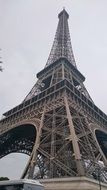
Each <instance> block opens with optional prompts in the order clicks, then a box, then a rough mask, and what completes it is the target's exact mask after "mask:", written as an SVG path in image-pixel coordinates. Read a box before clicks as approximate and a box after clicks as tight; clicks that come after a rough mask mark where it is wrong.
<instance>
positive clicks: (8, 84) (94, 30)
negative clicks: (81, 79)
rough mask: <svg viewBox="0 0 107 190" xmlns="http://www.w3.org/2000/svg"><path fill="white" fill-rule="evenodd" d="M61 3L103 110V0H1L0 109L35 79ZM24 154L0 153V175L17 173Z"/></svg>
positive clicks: (106, 31)
mask: <svg viewBox="0 0 107 190" xmlns="http://www.w3.org/2000/svg"><path fill="white" fill-rule="evenodd" d="M63 7H65V9H66V10H67V12H68V14H69V16H70V18H69V29H70V35H71V40H72V46H73V52H74V56H75V59H76V63H77V67H78V69H79V70H80V72H81V73H82V74H83V75H85V77H86V81H85V85H86V87H87V90H88V91H89V93H90V95H91V97H92V99H93V100H94V102H95V104H96V105H97V106H98V107H99V108H100V109H102V111H104V112H105V113H107V100H106V99H107V87H106V85H107V74H106V73H107V0H0V48H2V51H1V52H0V54H1V55H0V57H2V61H3V68H4V71H3V72H2V73H0V115H2V113H4V112H5V111H8V110H9V109H11V108H12V107H14V106H16V105H18V104H20V103H21V102H22V101H23V99H24V98H25V96H26V95H27V94H28V92H29V91H30V89H31V88H32V86H33V85H34V84H35V82H36V73H37V72H38V71H40V70H41V69H43V67H44V66H45V64H46V61H47V59H48V55H49V52H50V49H51V46H52V43H53V39H54V35H55V31H56V28H57V23H58V18H57V15H58V13H59V12H60V11H61V10H62V8H63ZM26 159H27V156H25V155H20V154H17V155H15V156H14V155H13V154H11V155H8V156H6V157H5V158H3V159H1V160H0V176H8V177H10V178H16V177H19V176H20V173H21V172H22V165H23V167H24V164H25V163H24V160H26ZM16 163H17V167H15V165H16ZM2 166H3V167H2ZM4 166H6V167H5V168H4ZM12 169H13V171H12ZM10 170H11V171H12V172H10Z"/></svg>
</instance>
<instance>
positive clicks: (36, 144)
mask: <svg viewBox="0 0 107 190" xmlns="http://www.w3.org/2000/svg"><path fill="white" fill-rule="evenodd" d="M44 114H45V109H44V111H43V114H42V117H41V122H40V126H39V128H38V130H37V136H36V141H35V145H34V148H33V156H32V159H31V163H30V168H29V175H28V178H29V179H33V175H34V170H35V165H36V161H37V150H38V148H39V145H40V137H41V130H42V127H43V120H44Z"/></svg>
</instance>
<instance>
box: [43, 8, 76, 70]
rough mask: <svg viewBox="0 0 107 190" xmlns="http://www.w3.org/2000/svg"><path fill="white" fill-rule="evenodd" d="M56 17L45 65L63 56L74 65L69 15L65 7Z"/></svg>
mask: <svg viewBox="0 0 107 190" xmlns="http://www.w3.org/2000/svg"><path fill="white" fill-rule="evenodd" d="M58 18H59V22H58V27H57V31H56V34H55V38H54V42H53V46H52V49H51V52H50V55H49V58H48V61H47V63H46V66H48V65H50V64H51V63H53V62H55V61H56V60H58V59H59V58H62V57H63V58H66V59H67V60H68V61H69V62H70V63H71V64H73V65H74V66H75V67H76V63H75V59H74V55H73V50H72V45H71V40H70V33H69V27H68V18H69V15H68V13H67V12H66V10H65V9H63V10H62V11H61V12H60V13H59V15H58Z"/></svg>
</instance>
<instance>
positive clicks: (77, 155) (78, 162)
mask: <svg viewBox="0 0 107 190" xmlns="http://www.w3.org/2000/svg"><path fill="white" fill-rule="evenodd" d="M64 102H65V107H66V113H67V118H68V123H69V129H70V136H71V141H72V145H73V150H74V156H75V160H76V165H77V171H78V175H79V176H83V175H84V168H83V165H82V160H81V154H80V149H79V145H78V139H77V136H76V134H75V129H74V125H73V121H72V116H71V113H70V108H69V104H68V100H67V97H66V96H65V97H64Z"/></svg>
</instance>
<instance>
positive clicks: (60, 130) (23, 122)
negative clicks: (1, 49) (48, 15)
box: [0, 10, 107, 181]
mask: <svg viewBox="0 0 107 190" xmlns="http://www.w3.org/2000/svg"><path fill="white" fill-rule="evenodd" d="M68 17H69V16H68V13H67V12H66V11H65V10H63V11H62V12H61V13H60V14H59V23H58V28H57V32H56V35H55V40H54V44H53V47H52V50H51V53H50V56H49V58H48V61H47V64H46V66H45V68H44V69H43V70H42V71H40V72H39V73H38V74H37V78H38V81H37V83H36V84H35V85H34V87H33V88H32V90H31V91H30V93H29V94H28V95H27V97H26V98H25V100H24V101H23V102H22V103H21V104H20V105H18V106H16V107H14V108H13V109H11V110H9V111H8V112H6V113H4V118H3V119H2V120H1V121H0V158H2V157H4V156H5V155H7V154H9V153H12V152H21V153H25V154H28V155H29V156H30V159H29V162H28V164H27V166H26V168H25V170H24V171H23V174H22V178H24V177H26V176H27V177H28V178H43V179H44V178H61V177H72V176H88V177H92V178H95V179H98V170H99V169H100V178H101V180H103V181H106V180H107V174H106V165H107V116H106V115H105V114H104V113H103V112H102V111H101V110H100V109H99V108H98V107H97V106H96V105H95V104H94V102H93V101H92V99H91V97H90V95H89V93H88V91H87V90H86V88H85V86H84V81H85V77H84V76H83V75H82V74H81V73H80V71H79V70H78V69H77V67H76V64H75V60H74V56H73V51H72V47H71V43H70V35H69V29H68ZM35 168H36V169H35Z"/></svg>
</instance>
